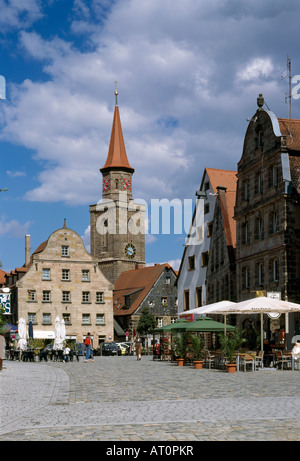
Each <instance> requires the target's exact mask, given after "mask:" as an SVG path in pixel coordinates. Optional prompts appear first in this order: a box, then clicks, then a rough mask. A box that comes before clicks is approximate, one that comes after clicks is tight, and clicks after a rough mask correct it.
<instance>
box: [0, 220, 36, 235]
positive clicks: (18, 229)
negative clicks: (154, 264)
mask: <svg viewBox="0 0 300 461" xmlns="http://www.w3.org/2000/svg"><path fill="white" fill-rule="evenodd" d="M30 224H31V222H30V221H27V222H26V223H25V224H20V223H19V222H18V221H17V220H16V219H12V220H11V221H6V219H5V218H4V217H1V218H0V236H1V237H3V236H7V237H10V238H21V237H24V235H25V234H27V232H28V229H29V226H30Z"/></svg>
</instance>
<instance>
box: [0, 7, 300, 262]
mask: <svg viewBox="0 0 300 461" xmlns="http://www.w3.org/2000/svg"><path fill="white" fill-rule="evenodd" d="M0 11H1V14H0V57H1V59H0V75H2V76H3V77H4V78H5V81H6V99H3V100H1V101H0V153H1V170H0V188H4V187H8V188H9V191H7V192H0V260H1V261H2V263H3V269H5V270H7V271H10V270H11V269H13V268H14V267H20V266H22V265H23V263H24V253H25V252H24V242H25V234H26V233H29V234H30V235H31V244H32V251H33V250H35V248H36V247H37V246H38V245H39V244H40V243H41V242H43V241H44V240H46V239H47V238H48V237H49V235H50V234H51V233H52V232H53V231H54V230H56V229H58V228H60V227H62V225H63V221H64V218H66V219H67V225H68V227H70V228H72V229H74V230H75V231H76V232H78V234H79V235H81V236H82V237H83V238H84V241H85V243H86V245H87V247H88V245H89V240H88V235H89V231H88V226H89V205H90V204H93V203H96V202H97V201H98V200H99V199H100V198H101V174H100V172H99V168H101V167H102V166H103V165H104V163H105V159H106V156H107V152H108V144H109V138H110V132H111V125H112V119H113V110H114V95H113V93H114V82H115V80H117V81H118V91H119V100H118V102H119V107H120V115H121V121H122V127H123V134H124V138H125V144H126V150H127V155H128V158H129V161H130V164H131V165H132V166H133V167H134V168H135V173H134V176H133V194H134V197H135V198H140V199H143V200H146V202H147V203H149V204H150V202H151V199H164V198H167V199H168V200H173V199H175V198H176V199H180V200H183V199H193V200H194V198H195V191H196V190H197V189H199V185H200V181H201V178H202V174H203V170H204V168H205V167H209V168H224V169H230V170H235V169H236V168H237V163H238V161H239V160H240V157H241V153H242V147H243V138H244V135H245V132H246V129H247V124H248V122H247V118H248V119H249V118H251V116H252V115H253V114H254V112H255V111H256V108H257V106H256V98H257V95H258V94H259V93H263V94H264V97H265V100H266V103H267V104H268V107H269V108H270V109H271V110H272V111H273V112H274V113H275V114H276V115H277V116H278V117H288V113H289V112H288V105H287V104H286V101H285V93H287V91H288V80H287V79H282V76H284V75H286V60H287V56H288V55H289V56H290V58H291V61H292V74H293V75H297V74H300V59H299V35H300V32H299V17H300V4H299V2H298V1H297V0H290V1H289V2H282V1H279V0H272V1H271V0H264V1H263V2H262V1H261V0H251V1H250V0H244V1H240V0H210V1H209V2H207V1H205V0H198V1H194V0H115V1H109V0H90V1H84V0H48V1H46V0H44V1H41V0H22V1H20V0H0ZM292 116H293V117H294V118H299V117H300V100H293V101H292ZM150 224H151V223H150ZM150 232H151V225H150ZM184 241H185V233H184V230H183V232H182V234H179V235H178V234H175V235H174V233H172V234H171V235H151V234H150V235H149V236H148V237H147V245H146V260H147V263H162V262H167V261H168V262H171V263H172V264H174V267H175V268H177V267H178V265H179V261H180V259H181V257H182V252H183V244H184Z"/></svg>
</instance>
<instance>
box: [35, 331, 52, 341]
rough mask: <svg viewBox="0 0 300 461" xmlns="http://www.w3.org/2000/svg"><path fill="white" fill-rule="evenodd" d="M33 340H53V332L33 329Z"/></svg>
mask: <svg viewBox="0 0 300 461" xmlns="http://www.w3.org/2000/svg"><path fill="white" fill-rule="evenodd" d="M33 338H34V339H55V334H54V331H51V330H35V329H33Z"/></svg>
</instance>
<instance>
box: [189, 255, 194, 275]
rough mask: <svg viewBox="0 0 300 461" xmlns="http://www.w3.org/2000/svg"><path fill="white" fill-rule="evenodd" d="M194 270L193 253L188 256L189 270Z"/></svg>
mask: <svg viewBox="0 0 300 461" xmlns="http://www.w3.org/2000/svg"><path fill="white" fill-rule="evenodd" d="M193 270H195V255H193V256H189V271H193Z"/></svg>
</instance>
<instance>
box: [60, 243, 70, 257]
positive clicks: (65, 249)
mask: <svg viewBox="0 0 300 461" xmlns="http://www.w3.org/2000/svg"><path fill="white" fill-rule="evenodd" d="M61 255H62V256H63V257H69V256H70V251H69V246H68V245H62V247H61Z"/></svg>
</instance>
